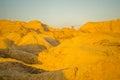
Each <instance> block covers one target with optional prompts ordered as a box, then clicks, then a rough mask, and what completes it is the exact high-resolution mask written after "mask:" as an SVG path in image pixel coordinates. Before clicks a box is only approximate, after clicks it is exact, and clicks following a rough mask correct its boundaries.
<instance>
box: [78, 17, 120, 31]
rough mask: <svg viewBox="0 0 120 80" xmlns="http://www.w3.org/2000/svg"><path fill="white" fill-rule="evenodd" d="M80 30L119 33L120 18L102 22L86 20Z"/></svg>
mask: <svg viewBox="0 0 120 80" xmlns="http://www.w3.org/2000/svg"><path fill="white" fill-rule="evenodd" d="M80 30H81V31H83V32H107V33H120V19H118V20H111V21H104V22H88V23H86V24H84V25H83V26H82V27H81V28H80Z"/></svg>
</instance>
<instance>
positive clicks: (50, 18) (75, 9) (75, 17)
mask: <svg viewBox="0 0 120 80" xmlns="http://www.w3.org/2000/svg"><path fill="white" fill-rule="evenodd" d="M118 18H120V0H0V19H9V20H22V21H30V20H36V19H37V20H40V21H41V22H43V23H46V24H48V25H51V26H55V27H57V26H58V27H60V26H71V25H74V26H79V25H81V24H83V23H85V22H88V21H102V20H111V19H118Z"/></svg>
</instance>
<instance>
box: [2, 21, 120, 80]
mask: <svg viewBox="0 0 120 80" xmlns="http://www.w3.org/2000/svg"><path fill="white" fill-rule="evenodd" d="M119 53H120V20H119V19H118V20H111V21H104V22H88V23H86V24H84V25H83V26H81V27H80V28H79V29H78V30H75V29H74V27H71V28H62V29H57V28H53V27H51V26H48V25H47V24H44V23H42V22H40V21H38V20H32V21H29V22H22V21H9V20H0V80H18V79H19V80H26V79H28V80H120V77H119V76H120V54H119ZM21 76H22V77H21Z"/></svg>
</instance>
